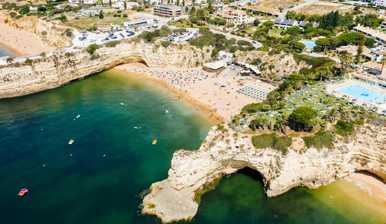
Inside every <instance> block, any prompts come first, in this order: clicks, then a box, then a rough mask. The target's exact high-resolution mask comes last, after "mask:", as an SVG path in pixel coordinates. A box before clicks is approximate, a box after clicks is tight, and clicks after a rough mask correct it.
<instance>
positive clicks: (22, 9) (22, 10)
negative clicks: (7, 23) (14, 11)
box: [19, 5, 29, 15]
mask: <svg viewBox="0 0 386 224" xmlns="http://www.w3.org/2000/svg"><path fill="white" fill-rule="evenodd" d="M28 13H29V6H28V5H23V6H22V7H20V9H19V14H20V15H26V14H28Z"/></svg>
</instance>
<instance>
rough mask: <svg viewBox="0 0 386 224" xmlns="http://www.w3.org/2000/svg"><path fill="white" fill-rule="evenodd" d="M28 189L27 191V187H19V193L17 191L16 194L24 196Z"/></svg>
mask: <svg viewBox="0 0 386 224" xmlns="http://www.w3.org/2000/svg"><path fill="white" fill-rule="evenodd" d="M28 191H29V190H28V189H27V188H22V189H20V191H19V193H17V195H18V196H19V197H24V195H25V194H27V193H28Z"/></svg>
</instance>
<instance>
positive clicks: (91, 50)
mask: <svg viewBox="0 0 386 224" xmlns="http://www.w3.org/2000/svg"><path fill="white" fill-rule="evenodd" d="M98 48H99V46H98V45H96V44H91V45H89V46H88V47H87V48H86V51H87V53H89V54H90V55H94V54H95V52H96V50H97V49H98Z"/></svg>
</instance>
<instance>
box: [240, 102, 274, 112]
mask: <svg viewBox="0 0 386 224" xmlns="http://www.w3.org/2000/svg"><path fill="white" fill-rule="evenodd" d="M269 110H271V105H269V104H266V103H251V104H248V105H245V106H244V107H243V108H242V109H241V111H242V112H244V113H256V112H258V111H269Z"/></svg>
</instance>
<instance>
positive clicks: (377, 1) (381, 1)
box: [373, 0, 386, 7]
mask: <svg viewBox="0 0 386 224" xmlns="http://www.w3.org/2000/svg"><path fill="white" fill-rule="evenodd" d="M373 4H374V5H376V6H380V7H386V0H373Z"/></svg>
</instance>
